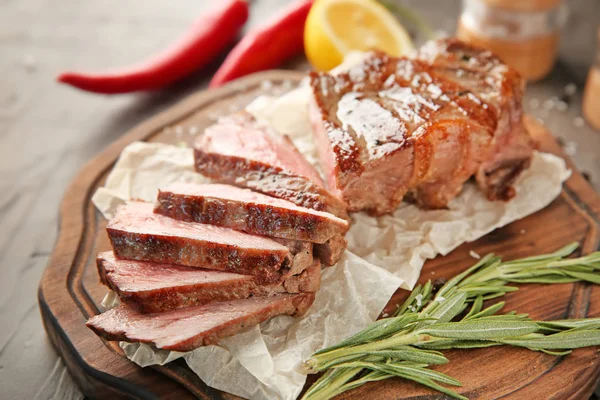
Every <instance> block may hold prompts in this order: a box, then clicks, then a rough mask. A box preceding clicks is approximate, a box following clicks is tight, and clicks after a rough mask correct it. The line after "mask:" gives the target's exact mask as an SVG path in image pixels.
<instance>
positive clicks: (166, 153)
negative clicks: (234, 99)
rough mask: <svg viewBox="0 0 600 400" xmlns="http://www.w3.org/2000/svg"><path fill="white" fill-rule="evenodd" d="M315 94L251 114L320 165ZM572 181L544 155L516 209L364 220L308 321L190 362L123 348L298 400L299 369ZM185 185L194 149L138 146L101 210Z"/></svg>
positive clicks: (520, 187) (269, 100)
mask: <svg viewBox="0 0 600 400" xmlns="http://www.w3.org/2000/svg"><path fill="white" fill-rule="evenodd" d="M307 95H308V93H307V91H306V88H302V87H301V88H299V89H296V90H294V91H292V92H290V93H288V94H286V95H284V96H282V97H279V98H274V97H265V96H263V97H259V98H258V99H256V100H255V101H254V102H253V103H252V104H250V105H249V106H248V110H249V111H250V112H251V113H253V114H254V115H255V116H257V117H258V118H262V119H265V120H267V121H268V122H270V123H271V124H273V125H274V126H275V127H276V128H277V129H278V130H279V131H280V132H282V133H285V134H288V135H290V136H291V137H292V139H293V140H294V142H295V143H296V145H297V146H298V148H299V149H300V151H302V153H303V154H304V155H305V156H306V157H307V158H308V159H309V160H310V161H311V162H315V161H316V157H315V149H314V146H313V143H312V141H311V135H310V125H309V122H308V116H307V112H306V105H307V99H308V97H307ZM569 175H570V171H569V170H568V169H567V167H566V165H565V163H564V161H563V160H562V159H560V158H558V157H555V156H553V155H550V154H544V153H536V154H535V156H534V159H533V164H532V166H531V168H530V169H529V170H527V171H525V173H524V174H523V175H522V177H521V178H520V179H519V182H518V183H517V185H516V189H517V196H516V197H515V199H513V200H512V201H511V202H508V203H503V202H490V201H488V200H487V199H486V198H485V197H484V196H483V195H482V194H481V193H480V192H479V190H477V188H476V187H475V186H474V185H471V184H467V185H465V188H464V190H463V191H462V193H461V194H460V195H459V196H458V197H457V198H456V199H454V200H453V201H452V202H451V203H450V205H449V209H447V210H438V211H423V210H420V209H418V208H417V207H415V206H413V205H409V204H402V205H401V207H400V208H398V210H396V212H395V213H394V214H393V215H389V216H385V217H380V218H373V217H369V216H367V215H366V214H362V213H360V214H355V215H353V217H352V219H353V221H352V227H351V229H350V231H349V232H348V234H347V239H348V250H347V251H346V253H345V255H344V257H343V259H342V260H341V261H340V262H339V263H338V264H337V265H335V266H334V267H331V268H327V269H325V270H324V271H323V278H322V284H321V290H320V291H319V293H318V294H317V297H316V300H315V302H314V304H313V305H312V307H311V308H310V310H309V311H308V312H307V314H306V315H305V316H304V317H302V318H292V317H288V316H281V317H277V318H274V319H272V320H271V321H268V322H265V323H263V324H261V325H260V326H256V327H254V328H252V329H250V330H248V331H245V332H243V333H240V334H238V335H236V336H233V337H230V338H227V339H225V340H223V341H222V343H221V346H220V347H219V346H207V347H202V348H199V349H196V350H194V351H191V352H187V353H177V352H169V351H162V350H154V349H152V348H151V347H149V346H147V345H143V344H142V345H140V344H132V343H121V347H122V348H123V349H124V350H125V352H126V354H127V356H128V357H129V358H130V359H131V360H132V361H134V362H136V363H137V364H139V365H141V366H147V365H152V364H164V363H167V362H169V361H172V360H174V359H177V358H180V357H183V358H184V359H185V361H186V362H187V364H188V365H189V367H190V368H191V369H192V370H193V371H194V372H195V373H196V374H197V375H198V376H199V377H200V378H201V379H202V380H203V381H204V382H205V383H206V384H208V385H209V386H212V387H214V388H217V389H221V390H224V391H227V392H230V393H233V394H236V395H238V396H242V397H246V398H250V399H294V398H296V397H297V396H298V394H299V393H300V391H301V389H302V386H303V385H304V382H305V379H306V377H305V375H303V374H302V373H301V370H300V368H299V367H300V365H301V363H302V361H304V360H305V359H307V358H308V357H309V356H310V355H311V354H312V353H313V352H314V351H316V350H318V349H320V348H322V347H324V346H328V345H333V344H335V343H337V342H339V341H340V340H342V339H344V338H346V337H348V336H349V335H351V334H353V333H355V332H357V331H358V330H360V329H362V328H364V327H365V326H366V325H368V324H369V323H371V322H372V321H373V320H375V319H376V318H377V316H378V315H379V313H380V312H381V310H382V309H383V307H384V306H385V304H386V303H387V302H388V300H389V298H390V297H391V296H392V294H393V293H394V292H395V291H396V289H398V288H399V287H403V288H406V289H410V288H412V287H413V286H414V284H415V282H416V281H417V279H418V277H419V273H420V271H421V268H422V266H423V264H424V262H425V260H427V259H430V258H433V257H435V256H436V255H438V254H442V255H443V254H447V253H448V252H450V251H451V250H453V249H454V248H456V247H458V246H459V245H460V244H462V243H465V242H470V241H473V240H475V239H477V238H480V237H482V236H483V235H485V234H486V233H488V232H490V231H492V230H494V229H496V228H498V227H501V226H504V225H506V224H508V223H510V222H512V221H515V220H517V219H520V218H523V217H524V216H526V215H529V214H531V213H534V212H536V211H537V210H540V209H541V208H543V207H545V206H546V205H548V204H549V203H550V202H551V201H552V200H553V199H554V198H555V197H557V196H558V195H559V193H560V191H561V186H562V182H564V181H565V180H566V179H567V178H568V177H569ZM180 180H181V181H187V182H205V181H207V179H206V178H204V177H202V176H200V175H198V174H196V173H195V172H194V171H193V155H192V150H191V149H188V148H181V147H177V146H169V145H164V144H156V143H133V144H131V145H130V146H128V147H127V148H126V149H125V150H124V151H123V153H122V154H121V157H120V159H119V161H118V162H117V164H116V165H115V168H114V169H113V171H112V172H111V174H110V176H109V177H108V180H107V182H106V185H105V186H104V187H102V188H99V189H98V191H97V192H96V193H95V195H94V197H93V202H94V204H95V205H96V207H97V208H98V209H99V210H100V211H101V212H102V213H103V214H104V216H106V217H107V218H110V217H111V215H112V213H113V212H114V211H115V209H116V206H117V205H118V204H121V203H123V202H125V201H127V200H129V199H133V198H135V199H143V200H147V201H154V200H155V198H156V194H157V190H158V187H159V186H163V185H166V184H168V183H171V182H175V181H180ZM113 300H114V299H113Z"/></svg>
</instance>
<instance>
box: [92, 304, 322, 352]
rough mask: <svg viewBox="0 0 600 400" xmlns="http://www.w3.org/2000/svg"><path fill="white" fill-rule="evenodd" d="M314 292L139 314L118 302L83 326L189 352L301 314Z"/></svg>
mask: <svg viewBox="0 0 600 400" xmlns="http://www.w3.org/2000/svg"><path fill="white" fill-rule="evenodd" d="M314 298H315V294H314V293H301V294H282V295H278V296H273V297H252V298H249V299H241V300H230V301H224V302H213V303H209V304H205V305H201V306H195V307H187V308H180V309H177V310H172V311H167V312H162V313H153V314H142V313H139V312H137V311H135V310H134V309H132V308H131V307H128V306H127V305H120V306H118V307H115V308H113V309H111V310H108V311H106V312H104V313H102V314H99V315H96V316H94V317H92V318H90V319H89V320H88V321H87V323H86V325H87V326H88V327H89V328H90V329H92V330H93V331H94V332H96V334H98V335H99V336H102V337H103V338H105V339H107V340H123V341H127V342H141V343H148V344H151V345H153V346H155V347H157V348H159V349H165V350H172V351H190V350H193V349H195V348H198V347H200V346H206V345H209V344H218V343H219V341H220V340H221V339H222V338H225V337H228V336H232V335H235V334H236V333H238V332H240V331H242V330H243V329H245V328H248V327H251V326H254V325H257V324H259V323H261V322H263V321H266V320H268V319H271V318H273V317H275V316H277V315H302V314H304V313H305V312H306V310H308V308H309V307H310V305H311V304H312V302H313V301H314Z"/></svg>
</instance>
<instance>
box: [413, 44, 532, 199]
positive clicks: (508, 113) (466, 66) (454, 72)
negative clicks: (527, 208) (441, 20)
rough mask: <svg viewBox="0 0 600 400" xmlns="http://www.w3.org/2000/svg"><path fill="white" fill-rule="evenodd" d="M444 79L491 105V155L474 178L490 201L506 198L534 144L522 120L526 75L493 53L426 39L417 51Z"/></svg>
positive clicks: (526, 163) (526, 162)
mask: <svg viewBox="0 0 600 400" xmlns="http://www.w3.org/2000/svg"><path fill="white" fill-rule="evenodd" d="M417 58H419V59H421V60H423V61H425V62H428V63H429V64H431V65H432V66H433V68H435V70H436V71H437V72H438V73H439V74H441V75H443V76H444V77H446V78H448V79H450V80H453V81H455V82H457V83H459V84H461V85H463V86H465V87H466V88H467V89H469V90H471V91H472V92H474V93H476V94H477V95H478V96H479V97H480V98H482V99H483V100H485V101H486V102H487V103H488V104H490V105H491V106H492V107H493V108H494V110H495V112H496V113H497V115H498V128H497V130H496V132H495V134H494V141H493V145H492V152H491V156H490V157H489V158H488V159H487V160H486V161H484V162H483V163H482V165H481V167H480V168H479V170H478V171H477V174H476V180H477V183H478V185H479V186H480V188H481V189H482V190H483V191H484V193H486V195H487V197H488V199H490V200H504V201H507V200H510V199H511V198H512V197H514V195H515V190H514V188H513V187H512V185H513V184H514V182H515V181H516V179H517V178H518V177H519V175H520V174H521V172H522V171H523V170H525V169H527V168H529V166H530V164H531V157H532V155H533V150H534V149H535V148H536V147H537V144H536V143H535V141H534V140H533V139H532V138H531V136H530V135H529V134H528V132H527V130H526V129H525V126H524V124H523V107H522V99H523V94H524V90H525V79H524V78H523V77H522V76H521V75H520V74H519V73H518V72H517V71H516V70H515V69H513V68H511V67H509V66H507V65H506V64H504V63H503V62H502V60H500V58H499V57H497V56H496V55H494V54H493V53H492V52H490V51H488V50H486V49H483V48H479V47H477V46H473V45H470V44H467V43H465V42H462V41H460V40H457V39H454V38H449V39H441V40H436V41H431V42H428V43H427V44H426V45H425V46H423V47H422V48H421V49H420V50H419V52H418V53H417Z"/></svg>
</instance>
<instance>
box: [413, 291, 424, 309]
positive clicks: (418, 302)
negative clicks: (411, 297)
mask: <svg viewBox="0 0 600 400" xmlns="http://www.w3.org/2000/svg"><path fill="white" fill-rule="evenodd" d="M415 300H416V301H417V307H421V306H422V305H423V295H422V294H421V293H419V294H418V295H417V296H416V297H415Z"/></svg>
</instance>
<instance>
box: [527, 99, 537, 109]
mask: <svg viewBox="0 0 600 400" xmlns="http://www.w3.org/2000/svg"><path fill="white" fill-rule="evenodd" d="M539 106H540V100H539V99H531V100H529V107H531V108H532V109H534V110H535V109H537V108H538V107H539Z"/></svg>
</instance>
